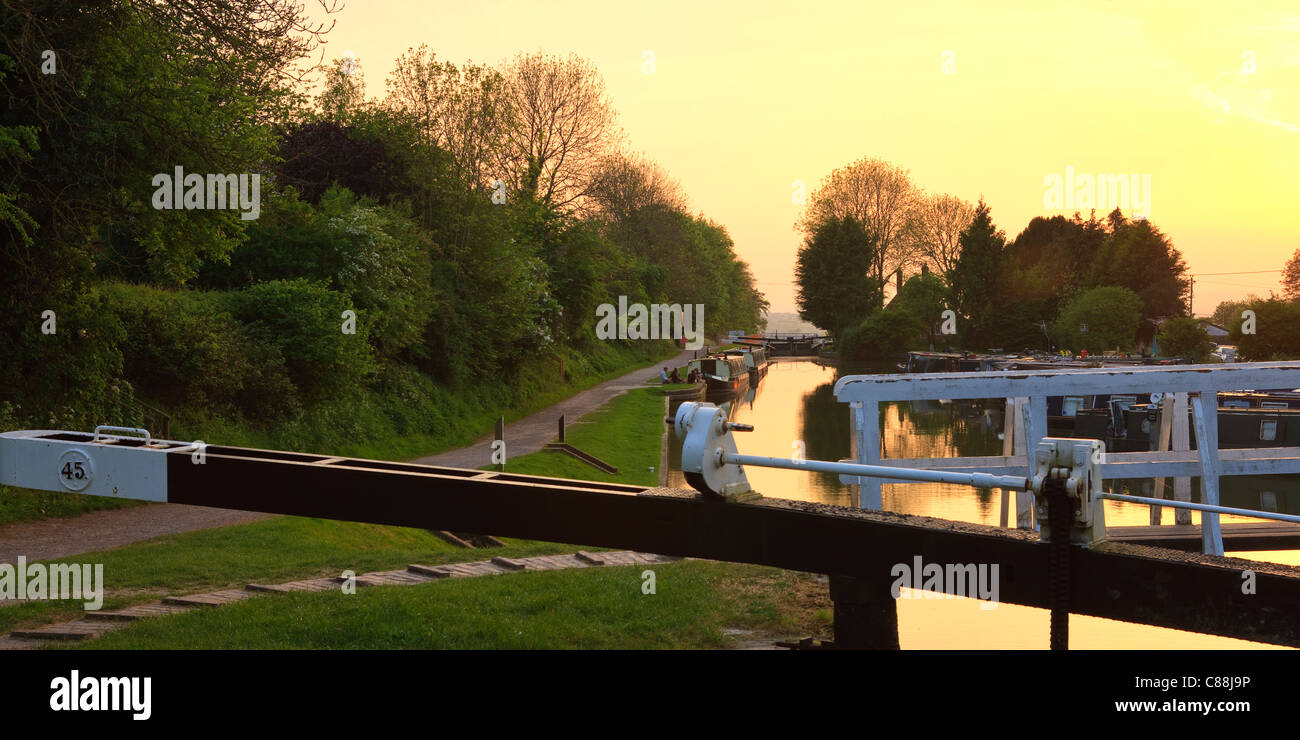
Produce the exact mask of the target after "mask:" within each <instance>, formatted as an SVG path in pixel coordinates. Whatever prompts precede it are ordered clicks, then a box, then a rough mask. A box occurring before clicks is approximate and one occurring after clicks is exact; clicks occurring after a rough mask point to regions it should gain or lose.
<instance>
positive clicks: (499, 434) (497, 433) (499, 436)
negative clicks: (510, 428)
mask: <svg viewBox="0 0 1300 740" xmlns="http://www.w3.org/2000/svg"><path fill="white" fill-rule="evenodd" d="M492 439H494V440H496V441H498V442H501V446H502V448H503V449H504V447H505V441H506V417H504V416H498V417H497V425H496V429H495V430H493V434H492ZM494 447H495V445H494ZM497 471H498V472H502V473H504V472H505V471H506V463H505V458H504V457H502V458H501V462H500V463H499V464H498V465H497Z"/></svg>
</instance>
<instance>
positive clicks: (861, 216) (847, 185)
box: [799, 157, 920, 306]
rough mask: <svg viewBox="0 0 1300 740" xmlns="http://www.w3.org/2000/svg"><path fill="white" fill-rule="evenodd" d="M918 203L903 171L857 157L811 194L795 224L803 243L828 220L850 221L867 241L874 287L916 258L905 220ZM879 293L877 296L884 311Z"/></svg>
mask: <svg viewBox="0 0 1300 740" xmlns="http://www.w3.org/2000/svg"><path fill="white" fill-rule="evenodd" d="M919 197H920V191H918V190H917V188H916V186H915V185H913V184H912V180H911V177H910V176H909V174H908V171H907V170H905V169H903V168H901V167H897V166H895V165H892V164H890V163H888V162H885V161H882V160H879V159H872V158H869V157H863V158H862V159H859V160H858V161H856V162H853V163H852V164H850V165H848V166H846V167H841V168H839V169H836V170H834V171H833V172H831V174H830V175H828V176H827V177H826V178H825V179H823V180H822V182H821V185H820V186H818V188H817V190H816V191H815V192H814V193H813V195H812V197H811V198H810V200H809V203H808V210H807V211H806V212H805V214H804V216H803V218H802V220H801V221H800V224H799V225H800V228H802V230H803V232H804V235H805V236H806V237H811V236H813V234H815V233H816V231H817V229H818V228H819V227H820V226H821V225H822V224H824V223H826V222H828V221H829V220H830V219H832V218H845V217H847V216H852V217H853V218H854V219H856V220H857V221H858V223H860V224H862V227H863V228H864V229H866V231H867V232H868V233H870V234H872V235H873V237H874V238H873V239H872V241H871V242H870V243H867V244H864V246H869V247H870V248H871V251H870V253H869V254H868V259H869V264H870V266H871V270H870V273H869V274H872V275H874V277H875V279H876V284H877V285H881V286H883V285H885V281H886V279H887V278H888V276H890V275H893V274H894V273H896V272H897V271H899V270H900V269H903V268H905V267H907V266H908V265H910V264H912V263H913V262H915V261H916V260H917V258H918V252H917V250H918V241H917V239H914V238H910V236H909V225H910V223H911V214H912V212H913V209H914V207H915V204H916V202H917V200H918V198H919ZM884 300H885V296H884V292H883V291H882V292H881V293H880V295H879V296H877V303H876V305H878V306H883V305H884Z"/></svg>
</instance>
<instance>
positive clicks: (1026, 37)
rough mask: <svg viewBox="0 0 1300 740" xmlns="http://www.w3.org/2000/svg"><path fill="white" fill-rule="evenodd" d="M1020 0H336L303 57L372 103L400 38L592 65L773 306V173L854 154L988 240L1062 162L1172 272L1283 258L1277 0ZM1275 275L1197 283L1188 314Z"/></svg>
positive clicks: (1295, 25)
mask: <svg viewBox="0 0 1300 740" xmlns="http://www.w3.org/2000/svg"><path fill="white" fill-rule="evenodd" d="M1040 5H1041V4H1038V3H1011V2H996V0H995V1H993V2H982V3H978V4H969V3H957V2H931V3H923V4H910V5H909V4H896V3H889V4H885V3H861V2H842V3H832V2H815V3H796V2H774V3H763V2H756V1H753V0H746V1H743V2H725V3H724V2H712V1H710V2H699V1H698V0H696V1H695V2H676V1H673V0H657V1H656V2H615V1H613V0H606V1H604V2H591V1H582V2H578V1H572V0H571V1H568V2H546V3H538V2H535V0H534V1H533V2H514V1H511V2H490V1H488V2H474V3H466V2H455V3H449V2H429V1H428V0H353V1H352V2H351V3H349V4H348V7H346V8H345V9H344V10H343V11H342V12H340V13H337V14H335V15H334V16H332V17H333V18H335V19H337V25H336V26H335V28H334V30H333V31H332V32H331V33H330V34H329V35H328V37H327V38H328V41H329V45H328V47H327V49H326V58H331V57H342V56H343V55H344V52H345V51H351V52H353V53H354V54H355V56H356V57H357V59H358V60H359V63H360V68H361V69H362V71H364V73H365V77H366V84H367V92H368V94H369V95H370V96H371V97H381V96H382V95H383V93H384V82H385V80H386V79H387V77H388V74H389V72H391V71H392V68H393V62H394V60H395V59H396V57H397V56H398V55H399V54H401V53H402V52H404V51H405V50H406V49H407V48H408V47H415V46H418V45H420V44H421V43H425V44H428V45H429V47H430V48H431V49H433V50H434V51H435V52H436V53H437V55H438V56H439V57H440V58H441V59H443V60H446V61H453V62H456V63H461V62H464V61H466V60H473V61H474V62H478V63H490V64H497V63H501V62H503V61H505V60H506V59H508V58H509V57H510V56H513V55H514V54H515V53H516V52H520V51H536V50H539V49H540V50H543V51H546V52H548V53H553V54H568V53H569V52H575V53H577V54H579V55H581V56H584V57H586V58H588V59H590V60H592V62H594V63H595V64H596V65H597V67H598V68H599V69H600V71H601V73H602V74H603V76H604V79H605V83H606V86H607V90H608V93H609V97H610V99H611V101H612V102H613V105H614V107H615V108H616V109H617V110H618V112H619V116H620V123H621V125H622V128H623V130H624V132H625V134H626V136H627V138H628V140H629V142H630V144H631V146H632V148H634V149H636V150H640V151H643V152H644V153H645V154H647V155H648V156H649V157H651V158H652V159H654V160H656V161H657V162H659V163H660V164H661V165H662V166H663V167H664V168H665V169H667V170H668V172H669V173H670V174H671V175H672V176H673V177H674V178H675V179H677V180H678V181H679V182H681V184H682V186H683V188H684V190H685V191H686V193H687V194H688V196H689V197H690V204H691V207H692V208H693V209H694V210H696V211H699V212H702V213H704V214H705V215H706V216H708V217H709V218H711V219H713V220H714V221H716V222H718V223H721V224H722V225H724V226H725V227H726V228H727V229H728V231H729V232H730V234H731V236H732V238H733V239H734V240H735V243H736V250H737V252H738V253H739V254H740V256H741V257H742V258H743V259H745V260H746V261H748V262H749V263H750V265H751V267H752V268H753V271H754V274H755V279H756V280H757V281H758V282H759V288H760V289H761V290H762V291H763V292H764V293H765V294H766V295H767V297H768V299H769V300H770V301H771V303H772V310H773V311H775V312H788V311H793V310H794V287H793V285H792V282H791V281H792V280H793V277H792V275H793V267H794V254H795V250H796V249H797V247H798V245H799V242H800V236H799V234H798V233H796V232H795V230H794V228H793V225H794V222H795V219H796V217H797V216H798V214H799V210H800V208H801V207H800V206H799V205H797V204H795V203H794V202H792V200H793V199H792V195H793V194H794V188H795V186H794V185H793V183H794V181H797V180H798V181H803V182H804V183H806V186H807V188H808V191H809V192H810V193H811V191H812V190H813V189H814V188H815V187H816V186H817V183H818V182H819V181H820V180H821V178H822V177H824V176H825V175H826V174H828V173H829V172H830V171H831V170H832V169H834V168H835V167H839V166H842V165H845V164H848V163H849V162H851V161H853V160H856V159H858V158H860V157H863V156H873V157H879V158H882V159H885V160H888V161H890V162H893V163H895V164H897V165H899V166H902V167H904V168H906V169H909V170H910V171H911V175H912V178H913V181H914V182H915V183H916V184H917V185H919V186H920V187H922V188H925V189H926V190H927V191H930V192H947V193H951V194H953V195H956V196H959V197H961V198H964V199H967V200H970V201H972V202H974V201H975V200H977V199H978V198H980V197H981V196H983V197H984V198H985V200H986V201H987V202H988V203H989V205H990V206H991V208H992V211H993V218H994V221H995V223H996V224H997V225H998V226H999V228H1002V229H1003V230H1005V231H1006V232H1007V236H1008V237H1014V236H1015V235H1016V234H1017V233H1018V232H1019V231H1020V230H1021V229H1023V228H1024V226H1025V224H1026V223H1027V222H1028V221H1029V219H1031V218H1033V217H1034V216H1037V215H1051V214H1052V213H1058V212H1062V211H1051V210H1049V209H1048V208H1047V207H1046V206H1045V204H1044V195H1045V193H1046V190H1047V188H1046V186H1045V185H1044V180H1045V178H1048V177H1049V176H1051V175H1057V176H1059V177H1064V175H1065V173H1066V168H1067V166H1068V167H1072V168H1073V171H1074V172H1075V173H1077V174H1084V173H1088V174H1094V175H1095V174H1106V175H1120V174H1123V175H1134V174H1136V175H1139V176H1146V175H1149V176H1150V182H1151V186H1150V218H1151V221H1152V222H1153V223H1154V224H1155V225H1156V226H1158V227H1159V228H1160V229H1161V230H1163V231H1164V232H1165V233H1166V234H1168V235H1169V236H1170V237H1171V238H1172V240H1173V242H1174V245H1175V246H1176V247H1177V248H1178V249H1180V250H1181V251H1182V253H1183V256H1184V258H1185V260H1186V261H1187V264H1188V266H1189V268H1190V271H1191V272H1192V273H1193V274H1198V273H1218V272H1239V271H1255V270H1280V269H1281V267H1282V265H1283V263H1284V262H1285V261H1286V259H1287V258H1288V257H1289V256H1290V255H1291V253H1292V252H1293V251H1295V250H1296V249H1297V248H1300V4H1297V3H1296V2H1295V0H1287V1H1286V2H1267V3H1222V2H1203V3H1200V4H1199V7H1197V5H1196V4H1193V3H1168V4H1165V3H1123V4H1120V3H1102V2H1084V3H1070V4H1069V5H1068V6H1067V5H1059V6H1057V7H1051V8H1044V7H1040ZM1054 5H1056V4H1054ZM646 52H651V53H652V54H653V57H652V59H653V73H647V72H646V67H647V65H646V62H647V60H648V59H650V58H651V57H649V56H648V55H647V54H646ZM945 67H946V68H945ZM1139 179H1141V177H1139ZM1104 210H1109V209H1108V208H1107V209H1101V208H1099V211H1104ZM1130 210H1131V208H1130ZM1065 215H1067V216H1068V215H1069V213H1066V214H1065ZM1086 215H1087V214H1086V213H1085V216H1086ZM1099 215H1104V212H1103V213H1099ZM1278 277H1279V275H1278V274H1257V275H1232V276H1206V277H1204V278H1198V279H1197V281H1196V303H1195V309H1196V312H1197V313H1198V314H1208V313H1210V312H1211V311H1212V310H1213V309H1214V307H1215V305H1216V304H1217V303H1218V302H1219V301H1221V300H1224V299H1228V298H1235V297H1239V296H1244V295H1246V294H1248V293H1257V294H1260V295H1263V296H1266V295H1267V294H1268V292H1269V291H1270V290H1278Z"/></svg>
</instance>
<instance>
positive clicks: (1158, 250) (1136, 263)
mask: <svg viewBox="0 0 1300 740" xmlns="http://www.w3.org/2000/svg"><path fill="white" fill-rule="evenodd" d="M1110 224H1111V232H1110V234H1109V235H1108V236H1107V237H1106V239H1105V241H1104V242H1103V243H1102V245H1101V248H1100V249H1099V250H1098V252H1097V255H1096V257H1095V258H1094V260H1093V264H1092V268H1091V270H1090V271H1089V276H1088V280H1087V283H1086V284H1087V285H1090V286H1101V285H1118V286H1123V287H1125V288H1128V289H1129V290H1131V291H1133V292H1134V293H1136V294H1137V295H1138V296H1139V297H1140V298H1141V299H1142V317H1143V318H1146V319H1158V318H1163V317H1166V316H1181V315H1183V314H1184V312H1185V310H1186V309H1185V306H1186V304H1187V291H1188V285H1189V282H1188V279H1187V277H1186V273H1187V266H1186V265H1185V264H1184V263H1183V258H1182V254H1181V253H1180V252H1179V251H1178V250H1177V249H1175V248H1174V246H1173V244H1172V243H1171V242H1170V241H1169V238H1168V237H1166V236H1165V235H1164V234H1162V233H1161V232H1160V230H1159V229H1157V228H1156V227H1155V226H1154V225H1153V224H1152V223H1151V222H1150V221H1128V220H1127V219H1125V218H1124V217H1123V215H1122V214H1120V213H1119V211H1118V210H1116V212H1114V213H1112V214H1111V216H1110Z"/></svg>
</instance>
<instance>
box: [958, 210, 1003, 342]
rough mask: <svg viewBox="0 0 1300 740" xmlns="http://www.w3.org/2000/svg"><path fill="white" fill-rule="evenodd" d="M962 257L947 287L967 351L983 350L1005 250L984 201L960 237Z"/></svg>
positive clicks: (994, 317)
mask: <svg viewBox="0 0 1300 740" xmlns="http://www.w3.org/2000/svg"><path fill="white" fill-rule="evenodd" d="M960 242H961V256H960V257H959V258H958V260H957V265H956V267H954V268H953V270H952V275H951V277H950V279H949V285H950V286H951V287H952V296H953V301H954V303H955V304H956V309H957V314H958V316H959V317H961V319H962V320H960V321H959V322H958V326H957V330H958V334H960V335H961V337H962V342H963V344H964V345H965V346H967V347H977V346H984V345H985V343H987V342H988V341H989V340H990V339H991V338H992V337H993V336H994V332H995V328H996V326H997V324H998V323H999V322H1000V321H1002V320H1004V318H1003V317H1002V316H1000V315H999V313H998V312H999V311H1000V306H1001V305H1002V303H1003V301H1001V300H999V297H1000V293H999V285H998V276H999V274H1000V272H1001V269H1002V260H1003V255H1004V252H1005V250H1006V235H1005V234H1003V232H1002V231H1001V230H999V229H998V228H997V227H996V226H994V225H993V218H992V215H991V213H990V210H989V207H988V205H986V204H985V203H984V201H983V200H981V201H980V202H979V204H978V205H977V206H976V207H975V216H974V218H973V219H972V220H971V224H970V226H968V227H967V228H966V230H965V231H963V232H962V234H961V240H960Z"/></svg>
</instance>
